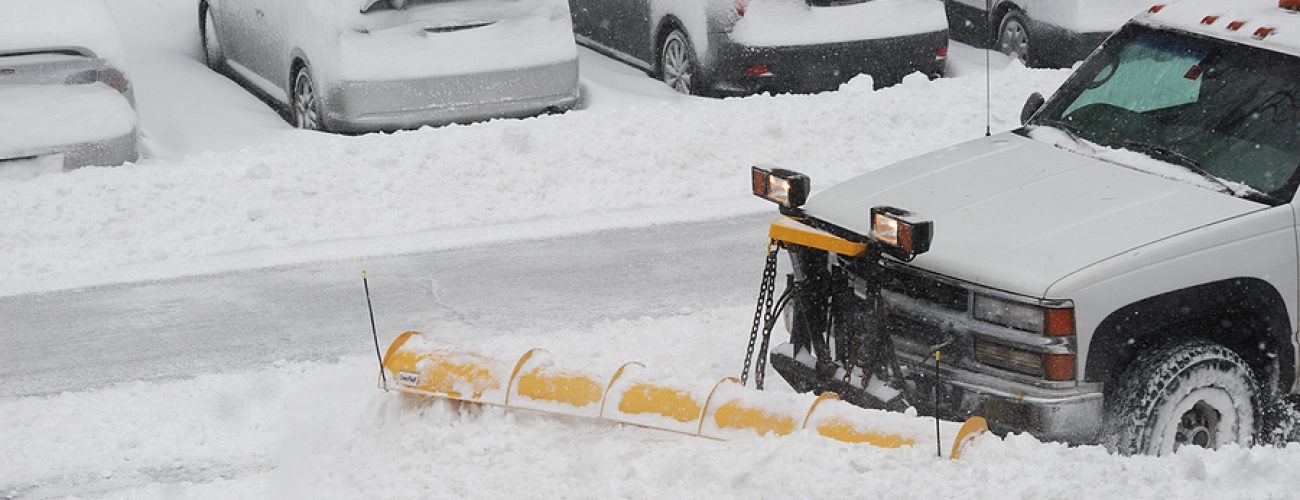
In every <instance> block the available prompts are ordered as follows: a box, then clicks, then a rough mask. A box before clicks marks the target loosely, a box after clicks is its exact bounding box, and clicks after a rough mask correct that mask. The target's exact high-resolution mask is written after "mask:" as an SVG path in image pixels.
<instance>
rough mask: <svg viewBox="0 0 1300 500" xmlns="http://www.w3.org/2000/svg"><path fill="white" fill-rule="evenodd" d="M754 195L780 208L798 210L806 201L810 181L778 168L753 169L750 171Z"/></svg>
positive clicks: (810, 184) (790, 171)
mask: <svg viewBox="0 0 1300 500" xmlns="http://www.w3.org/2000/svg"><path fill="white" fill-rule="evenodd" d="M750 175H751V180H752V186H753V188H754V195H755V196H758V197H759V198H763V199H766V200H769V201H772V202H774V203H776V204H778V205H781V207H782V208H799V207H800V206H803V204H804V202H806V201H808V191H809V190H810V189H811V186H812V181H810V180H809V179H808V176H806V175H803V174H801V173H799V172H795V171H792V170H785V169H780V168H773V169H765V168H760V167H754V168H753V169H752V170H750Z"/></svg>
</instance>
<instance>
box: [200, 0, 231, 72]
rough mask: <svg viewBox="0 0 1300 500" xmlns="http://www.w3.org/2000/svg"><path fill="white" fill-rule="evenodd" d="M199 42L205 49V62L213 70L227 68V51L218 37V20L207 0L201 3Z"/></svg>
mask: <svg viewBox="0 0 1300 500" xmlns="http://www.w3.org/2000/svg"><path fill="white" fill-rule="evenodd" d="M199 43H200V44H201V45H200V46H201V48H202V49H203V63H204V64H207V65H208V67H209V68H212V70H213V71H218V72H219V71H222V70H223V69H225V66H226V53H225V51H223V50H222V48H221V41H220V40H219V39H218V38H217V20H216V18H215V17H213V15H212V8H211V7H209V6H208V4H207V2H204V3H201V4H199Z"/></svg>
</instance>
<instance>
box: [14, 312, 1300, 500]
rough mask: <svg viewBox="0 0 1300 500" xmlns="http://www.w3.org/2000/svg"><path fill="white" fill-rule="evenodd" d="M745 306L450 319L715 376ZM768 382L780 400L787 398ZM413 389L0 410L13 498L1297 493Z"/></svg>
mask: <svg viewBox="0 0 1300 500" xmlns="http://www.w3.org/2000/svg"><path fill="white" fill-rule="evenodd" d="M750 313H752V310H751V308H750V307H746V306H743V305H741V306H737V307H727V308H721V309H704V310H701V311H699V312H696V313H693V314H690V315H685V316H674V317H668V318H659V319H648V318H647V319H643V320H634V321H614V322H607V323H602V324H597V325H594V326H592V327H590V328H586V329H574V330H561V331H546V332H542V331H531V332H530V331H521V332H509V333H510V334H509V335H503V333H506V332H495V333H491V334H489V333H488V332H477V331H473V330H472V329H467V328H465V327H463V326H462V327H455V326H448V327H445V328H443V329H441V330H440V331H439V332H437V333H438V336H439V341H446V342H455V343H457V344H459V345H464V346H466V347H471V348H474V349H475V350H478V351H480V352H509V353H515V352H519V351H520V350H522V349H524V348H527V347H531V346H533V345H535V344H536V343H539V342H543V343H545V345H546V347H548V348H551V349H552V350H553V351H555V352H557V353H563V354H565V355H566V356H575V357H578V356H581V357H585V358H589V359H591V360H592V363H593V364H598V365H602V366H611V365H613V364H615V362H616V361H617V360H622V359H625V358H627V357H628V356H629V355H630V354H635V356H636V357H638V358H640V359H641V360H643V361H644V362H645V363H646V364H647V365H648V366H652V367H657V368H661V369H664V370H667V371H672V372H674V373H677V374H680V375H681V376H684V377H699V378H708V377H713V376H719V375H723V374H730V373H733V370H735V369H737V368H738V366H736V364H737V361H738V360H737V359H736V354H738V353H741V352H743V350H744V341H745V339H744V338H743V336H725V337H723V336H718V335H717V332H719V331H730V330H734V328H733V327H735V325H738V324H744V322H745V321H746V320H747V319H748V316H749V314H750ZM383 340H387V339H383ZM381 341H382V340H381ZM770 375H772V376H769V378H768V380H770V381H773V382H774V384H773V385H774V387H772V388H771V389H770V390H771V391H774V393H780V392H783V391H789V389H788V387H785V386H784V385H783V384H781V383H780V379H779V377H775V376H774V374H770ZM401 400H402V398H399V397H398V396H397V395H396V394H385V393H383V392H381V391H379V390H378V389H377V388H376V387H375V365H374V359H373V357H367V356H361V355H358V357H356V358H349V359H346V360H343V361H342V362H340V363H337V364H335V363H283V364H279V365H277V366H274V367H268V368H267V369H266V370H261V371H255V372H248V373H232V374H222V375H204V376H200V377H196V378H194V379H191V380H176V381H170V382H158V383H130V384H125V385H121V386H118V387H114V388H111V389H107V390H102V391H96V392H89V393H68V394H60V395H54V396H49V397H38V398H25V399H19V400H8V401H0V443H3V444H4V446H5V449H6V453H4V454H0V470H2V471H4V472H5V473H4V474H3V475H0V495H7V496H14V495H17V496H20V497H21V496H26V495H30V496H33V497H53V496H79V497H104V498H131V499H148V498H166V499H183V498H359V497H367V498H373V497H386V498H465V497H473V498H557V497H570V498H572V497H580V498H648V497H664V496H672V497H678V498H720V497H726V498H736V497H755V498H796V497H798V498H809V497H812V498H835V497H841V498H849V497H857V496H859V495H862V494H864V492H870V493H869V494H870V495H871V496H872V497H876V498H900V499H913V498H915V499H929V498H946V497H960V498H969V499H999V500H1000V499H1005V498H1072V499H1111V498H1152V499H1154V498H1251V499H1269V498H1272V499H1284V498H1292V497H1293V496H1294V492H1295V491H1297V490H1298V489H1300V476H1296V475H1295V474H1294V473H1293V471H1294V468H1295V465H1296V464H1297V463H1300V446H1296V445H1290V446H1287V447H1285V448H1271V447H1258V448H1253V449H1248V450H1247V449H1238V448H1229V449H1225V450H1222V451H1218V452H1209V451H1205V450H1201V449H1194V448H1193V449H1186V450H1181V451H1179V452H1178V453H1177V454H1175V455H1173V456H1171V457H1165V458H1153V457H1130V458H1125V457H1118V456H1112V455H1109V454H1107V453H1106V452H1105V451H1104V450H1103V449H1101V448H1099V447H1080V448H1069V447H1066V446H1063V445H1059V444H1045V443H1040V442H1038V441H1037V440H1034V439H1033V438H1030V437H1028V436H1023V435H1018V436H1013V437H1010V438H1008V439H1006V440H1001V439H997V438H995V437H984V438H981V439H978V440H977V441H976V442H975V443H973V445H972V446H971V447H970V448H968V449H967V451H966V453H965V455H964V456H963V458H962V459H961V460H959V461H955V462H950V461H947V460H940V459H937V458H936V457H935V449H934V448H933V447H932V446H922V445H918V446H916V447H911V448H900V449H894V450H888V449H878V448H872V447H869V446H860V445H848V444H842V443H837V442H834V441H831V440H827V439H825V438H821V437H818V436H814V435H811V434H809V433H796V434H795V435H793V436H790V437H783V438H752V437H741V436H734V437H735V439H734V440H732V441H727V442H718V441H713V440H708V439H701V438H693V437H687V436H681V435H677V434H673V433H667V432H658V431H652V430H646V429H641V428H637V427H633V426H621V425H611V424H602V423H599V422H592V421H589V420H585V419H566V418H562V417H560V418H557V417H553V416H548V415H538V414H533V413H529V412H511V411H507V410H502V409H499V408H493V407H478V406H473V405H465V404H456V403H449V402H436V401H432V400H431V401H429V402H426V403H423V404H413V405H404V404H403V403H402V401H401ZM828 409H831V408H830V407H828ZM904 418H905V417H903V416H900V415H889V416H886V417H884V420H882V421H887V422H894V423H890V424H886V425H896V424H897V423H898V421H901V420H902V419H904ZM907 422H911V424H904V425H903V426H902V427H900V428H898V430H900V431H908V430H914V431H915V432H921V431H923V430H924V429H922V427H925V428H928V429H930V430H932V429H933V427H929V426H928V425H927V421H926V420H924V419H915V420H908V421H907ZM913 425H914V426H916V427H911V426H913ZM931 442H932V441H931ZM944 448H945V451H946V448H947V446H946V445H945V446H944ZM33 486H34V487H35V488H33Z"/></svg>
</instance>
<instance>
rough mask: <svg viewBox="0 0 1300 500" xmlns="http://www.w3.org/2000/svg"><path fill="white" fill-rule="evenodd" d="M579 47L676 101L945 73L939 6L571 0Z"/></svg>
mask: <svg viewBox="0 0 1300 500" xmlns="http://www.w3.org/2000/svg"><path fill="white" fill-rule="evenodd" d="M570 1H571V3H572V10H573V22H574V29H575V31H576V32H577V34H578V36H579V40H580V41H581V42H582V43H583V44H585V45H588V46H591V47H592V48H594V49H596V50H599V51H601V52H603V53H606V54H609V55H611V56H613V57H615V58H617V59H620V60H622V61H624V62H626V63H628V64H631V65H633V66H636V67H638V68H641V69H643V70H645V71H646V72H648V73H650V74H653V75H658V76H659V77H660V78H661V79H662V80H663V81H664V82H665V83H667V84H668V85H669V86H671V87H673V88H674V89H676V90H677V91H679V92H682V93H690V94H716V95H743V94H753V93H758V92H768V91H770V92H791V91H794V92H816V91H823V90H834V89H836V88H838V87H839V85H840V84H842V83H844V82H847V81H848V80H850V79H852V78H853V77H854V76H857V75H859V74H863V73H866V74H870V75H872V76H873V77H874V79H875V82H876V85H877V86H883V85H889V84H893V83H897V82H899V81H901V80H902V78H903V77H904V76H907V75H908V74H911V73H916V72H920V73H924V74H926V75H929V76H932V77H937V76H940V75H942V74H943V72H944V66H945V64H946V59H947V53H948V26H947V20H946V19H945V18H944V12H943V5H942V4H941V3H940V2H939V1H938V0H570Z"/></svg>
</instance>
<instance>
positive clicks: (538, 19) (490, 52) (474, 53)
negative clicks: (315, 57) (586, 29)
mask: <svg viewBox="0 0 1300 500" xmlns="http://www.w3.org/2000/svg"><path fill="white" fill-rule="evenodd" d="M353 3H355V2H353ZM393 14H394V15H401V16H402V18H401V20H400V22H398V21H396V20H389V21H388V24H395V25H393V26H375V27H372V28H370V29H368V30H367V32H366V33H360V32H358V31H356V30H353V29H346V30H343V32H342V34H341V35H340V36H339V37H338V50H339V59H340V63H339V66H338V69H339V77H340V78H342V79H344V80H349V81H373V80H394V79H413V78H430V77H439V76H450V75H466V74H474V73H481V72H490V71H500V70H507V69H513V68H530V67H535V66H545V65H550V64H555V63H560V62H563V61H572V60H573V59H575V58H576V57H577V56H578V54H577V45H576V44H575V42H574V39H573V26H572V24H571V21H570V16H569V7H568V2H566V1H563V0H485V1H484V0H480V1H472V2H467V1H457V2H440V3H436V4H433V5H424V6H420V7H418V8H417V7H414V6H413V7H409V8H408V11H402V12H397V13H393ZM367 20H368V19H364V18H363V19H361V21H363V22H364V21H367ZM482 23H491V24H488V25H486V26H482V27H478V28H470V29H461V30H457V31H450V32H445V33H426V32H425V31H424V30H425V29H426V28H432V29H437V28H448V27H460V26H473V25H477V24H482ZM372 24H378V23H372ZM363 25H364V24H363Z"/></svg>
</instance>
